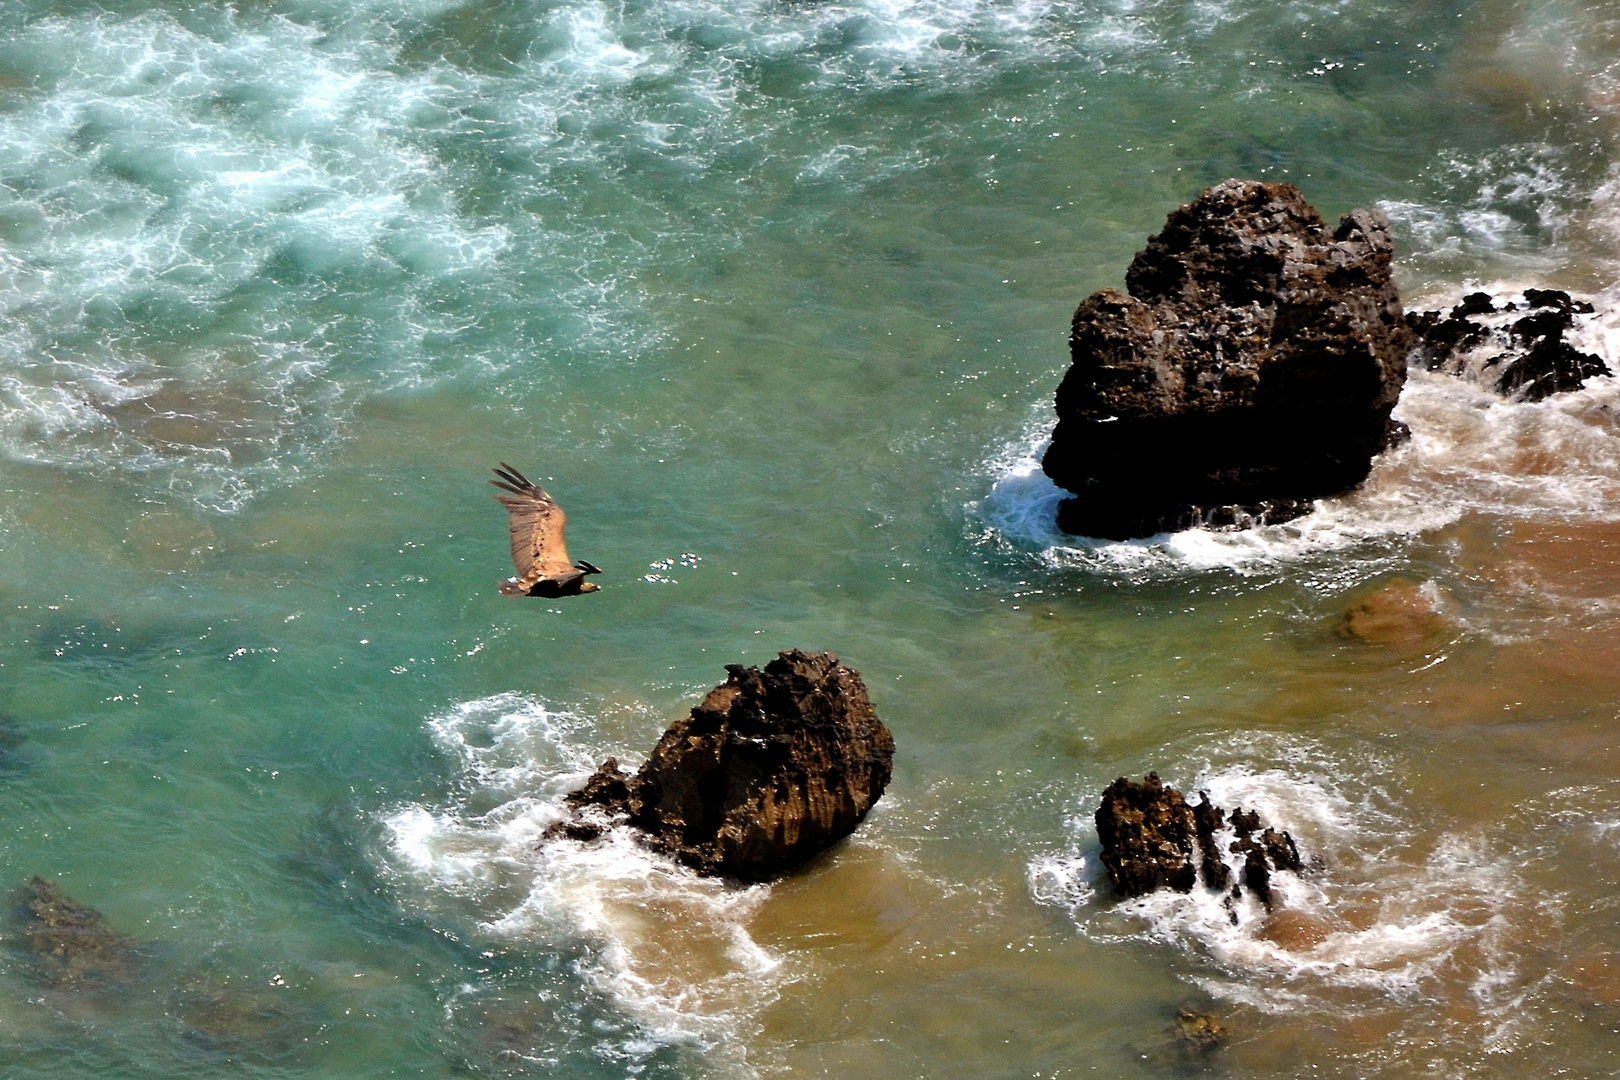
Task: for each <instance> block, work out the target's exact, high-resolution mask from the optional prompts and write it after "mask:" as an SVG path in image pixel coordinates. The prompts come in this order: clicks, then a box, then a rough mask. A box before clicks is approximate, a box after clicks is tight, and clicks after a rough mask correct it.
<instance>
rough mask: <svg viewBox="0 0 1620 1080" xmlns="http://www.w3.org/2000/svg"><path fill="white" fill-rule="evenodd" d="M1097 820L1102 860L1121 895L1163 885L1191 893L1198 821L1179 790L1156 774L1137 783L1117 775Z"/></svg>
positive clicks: (1109, 878) (1145, 891)
mask: <svg viewBox="0 0 1620 1080" xmlns="http://www.w3.org/2000/svg"><path fill="white" fill-rule="evenodd" d="M1096 820H1097V838H1098V839H1099V840H1101V841H1102V864H1103V866H1104V867H1105V868H1106V869H1107V870H1108V880H1109V881H1111V882H1112V883H1113V885H1114V889H1115V891H1116V892H1118V893H1119V894H1120V895H1121V896H1141V895H1142V894H1143V893H1149V892H1152V891H1153V890H1154V889H1157V888H1159V887H1160V886H1162V885H1168V886H1169V887H1170V888H1172V889H1175V890H1177V891H1178V892H1191V891H1192V887H1193V886H1194V885H1196V884H1197V883H1198V871H1197V869H1196V868H1195V867H1194V864H1193V840H1194V838H1195V837H1196V836H1197V833H1198V829H1197V823H1196V822H1195V820H1194V818H1193V812H1192V810H1191V809H1190V808H1189V807H1188V806H1187V800H1185V799H1183V798H1182V797H1181V792H1179V791H1177V790H1176V789H1175V788H1173V787H1169V786H1167V785H1166V784H1165V783H1164V782H1163V781H1161V780H1160V779H1159V774H1158V773H1148V774H1147V778H1146V779H1144V780H1143V781H1142V782H1141V783H1140V784H1137V783H1133V782H1132V781H1130V780H1127V779H1125V777H1123V776H1122V777H1120V778H1119V779H1118V780H1115V781H1114V782H1113V783H1112V784H1110V785H1108V790H1106V791H1104V792H1103V797H1102V805H1101V806H1099V807H1098V808H1097V819H1096Z"/></svg>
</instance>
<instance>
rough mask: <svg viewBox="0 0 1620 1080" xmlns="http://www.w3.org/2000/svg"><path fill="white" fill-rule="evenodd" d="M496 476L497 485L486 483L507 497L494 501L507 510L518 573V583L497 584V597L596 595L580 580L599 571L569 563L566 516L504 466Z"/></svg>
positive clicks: (592, 585) (539, 490) (593, 585)
mask: <svg viewBox="0 0 1620 1080" xmlns="http://www.w3.org/2000/svg"><path fill="white" fill-rule="evenodd" d="M495 475H496V476H498V477H500V479H499V480H491V481H490V483H491V484H494V485H495V486H496V487H498V488H500V489H501V490H502V491H505V492H508V493H509V494H506V495H497V496H495V501H496V502H498V503H500V504H501V505H502V506H504V507H506V513H507V515H508V526H509V529H510V532H511V534H512V564H513V565H514V566H516V567H517V572H518V576H517V577H515V578H507V579H506V580H505V581H503V582H501V595H502V596H543V597H557V596H577V595H578V594H580V593H588V592H596V591H597V590H598V589H600V588H601V586H599V585H597V584H596V583H595V582H590V581H586V580H585V577H586V575H587V574H600V573H601V572H602V571H601V570H599V569H597V568H596V567H595V566H592V565H591V564H590V563H588V562H585V561H584V560H581V561H580V562H578V563H575V562H572V561H571V560H570V559H569V558H568V545H567V544H566V543H565V542H564V540H563V531H564V529H565V528H566V527H567V524H568V515H567V514H565V513H563V508H562V507H560V506H558V505H557V501H556V500H555V499H553V498H552V497H551V496H550V495H548V494H547V493H546V490H545V489H544V488H542V487H540V486H539V485H538V484H535V483H533V482H531V481H530V480H529V479H528V478H527V477H525V476H524V475H523V474H522V473H520V472H518V471H517V470H516V469H514V468H512V466H510V465H508V464H507V463H506V462H504V461H503V462H501V467H500V468H498V469H496V470H495Z"/></svg>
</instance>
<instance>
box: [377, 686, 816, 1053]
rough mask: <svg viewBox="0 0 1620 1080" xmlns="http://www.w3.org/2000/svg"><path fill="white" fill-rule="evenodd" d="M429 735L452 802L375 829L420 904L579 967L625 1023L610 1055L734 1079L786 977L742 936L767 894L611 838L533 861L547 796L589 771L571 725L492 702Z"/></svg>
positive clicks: (520, 704) (539, 854) (549, 803)
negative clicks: (576, 957)
mask: <svg viewBox="0 0 1620 1080" xmlns="http://www.w3.org/2000/svg"><path fill="white" fill-rule="evenodd" d="M429 727H430V729H431V731H432V733H433V737H434V740H435V742H436V743H437V744H438V745H439V747H440V748H441V749H442V750H443V751H444V752H445V753H447V754H448V755H450V756H451V757H452V758H455V759H457V760H459V761H460V762H461V766H462V785H461V786H462V794H461V797H460V798H459V799H458V800H456V801H455V802H454V803H453V804H452V805H449V806H437V807H435V806H425V805H409V806H405V807H401V808H399V809H398V810H395V811H394V812H392V813H391V814H389V815H388V816H387V817H386V819H385V822H384V824H385V826H386V830H387V835H388V838H389V849H390V857H391V862H392V864H393V866H394V868H395V870H396V872H397V873H399V874H400V875H402V876H403V878H404V879H405V880H406V881H408V882H411V883H413V884H414V887H415V888H416V889H418V890H421V891H423V893H424V896H423V902H424V903H425V904H426V905H427V906H428V907H429V908H432V907H435V906H443V905H444V904H445V903H446V902H449V903H451V904H452V906H454V907H456V908H457V909H458V910H471V911H474V912H476V918H477V922H478V928H479V932H480V933H482V934H486V935H488V936H489V937H491V938H498V939H503V940H506V941H510V942H513V943H515V944H518V945H521V946H526V947H534V948H539V949H546V950H553V951H562V952H565V953H566V952H577V953H579V954H580V955H581V956H582V959H581V960H580V961H578V967H579V974H580V975H581V977H582V978H583V979H584V980H585V982H586V984H587V985H588V986H590V987H591V988H592V989H593V990H594V991H595V992H596V993H598V994H600V995H602V997H604V998H605V999H606V1000H608V1001H610V1002H612V1003H613V1004H614V1005H615V1006H617V1008H619V1009H620V1010H622V1011H623V1012H624V1013H625V1014H627V1015H628V1016H629V1017H630V1018H631V1019H632V1020H633V1021H634V1022H635V1025H636V1029H637V1031H638V1034H637V1035H636V1036H634V1037H633V1038H631V1039H629V1040H627V1041H624V1042H622V1043H621V1044H619V1045H618V1046H617V1047H615V1051H616V1052H617V1053H620V1054H625V1055H628V1056H630V1057H632V1058H636V1057H644V1056H645V1055H646V1054H648V1053H650V1052H652V1051H654V1050H656V1049H657V1048H659V1047H664V1046H671V1045H674V1046H691V1047H695V1048H697V1049H700V1050H702V1051H703V1052H704V1053H705V1055H706V1060H708V1061H710V1062H711V1063H713V1064H715V1065H719V1066H724V1067H729V1068H731V1069H733V1070H735V1071H739V1072H743V1073H746V1072H747V1071H748V1070H747V1068H746V1057H747V1055H746V1049H745V1043H746V1041H747V1040H748V1039H749V1037H750V1036H752V1035H753V1034H755V1033H756V1029H757V1017H758V1015H759V1014H760V1012H761V1011H762V1010H763V1009H764V1008H765V1007H766V1006H767V1005H768V1004H769V1003H770V1002H771V1001H772V1000H773V999H774V996H775V993H776V988H777V987H778V986H779V985H780V984H781V981H782V980H784V979H785V978H787V977H788V974H789V968H790V966H789V965H788V964H787V963H786V962H785V959H784V958H783V957H780V956H776V955H773V954H772V953H770V952H769V951H767V950H765V949H763V948H761V947H760V946H759V945H758V944H757V943H756V942H755V941H754V940H753V938H751V937H750V936H749V933H748V929H747V926H748V920H749V917H750V916H751V915H752V914H753V913H754V912H755V911H756V910H757V909H758V908H759V906H760V905H761V904H762V903H763V902H764V900H765V898H766V897H767V896H768V895H769V891H770V890H769V886H760V885H757V886H749V887H742V886H738V885H734V884H728V883H725V882H722V881H718V880H715V879H712V878H704V877H700V876H698V875H697V874H695V873H693V872H691V871H690V870H687V869H686V868H685V867H682V866H680V865H679V864H677V863H675V862H673V861H672V860H670V859H667V858H664V857H663V856H660V855H656V854H654V853H652V852H651V851H649V850H647V849H646V848H645V847H643V846H642V845H640V844H637V843H636V842H634V840H632V839H631V838H630V837H629V836H628V835H627V834H625V833H624V832H623V830H614V831H611V832H609V833H608V834H607V835H606V836H605V837H603V838H602V839H601V840H599V841H595V842H592V843H588V844H586V843H577V842H574V841H571V840H557V841H552V842H548V843H547V844H545V846H544V847H543V848H542V847H541V845H540V837H541V834H542V833H544V832H545V830H546V827H547V826H549V825H551V824H552V823H554V822H556V821H559V820H562V818H563V817H564V816H565V815H564V806H563V802H562V797H563V795H564V794H566V793H567V792H568V791H570V790H572V789H574V788H575V787H577V786H579V784H581V783H582V782H583V781H584V780H585V778H586V777H587V776H589V775H590V773H591V772H592V771H593V770H594V769H595V766H596V761H595V756H596V754H597V753H598V751H597V749H596V748H595V747H594V746H593V743H592V741H591V739H592V735H593V726H592V724H591V722H590V721H589V720H588V719H586V718H584V717H582V716H579V715H577V714H574V713H569V712H564V711H558V710H554V709H551V708H548V707H547V706H545V705H543V704H541V703H539V702H537V701H534V700H532V699H529V698H525V697H523V696H521V695H517V694H501V695H497V696H494V697H490V698H484V699H480V700H477V701H470V702H466V703H464V704H462V705H459V706H457V707H456V708H455V709H453V710H452V711H451V712H450V713H449V714H447V715H446V716H443V717H441V718H439V719H436V720H434V721H432V722H431V723H430V724H429ZM603 756H605V755H603Z"/></svg>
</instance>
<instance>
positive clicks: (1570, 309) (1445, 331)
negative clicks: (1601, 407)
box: [1406, 289, 1609, 401]
mask: <svg viewBox="0 0 1620 1080" xmlns="http://www.w3.org/2000/svg"><path fill="white" fill-rule="evenodd" d="M1500 299H1501V302H1500V303H1498V298H1496V297H1492V296H1491V295H1490V294H1489V293H1483V292H1473V293H1469V294H1468V295H1467V296H1464V297H1463V298H1462V302H1461V303H1460V304H1458V305H1456V306H1455V307H1453V308H1452V309H1451V310H1450V311H1449V312H1446V313H1444V314H1442V313H1441V312H1438V311H1413V312H1408V313H1407V316H1406V321H1407V324H1408V325H1409V326H1410V327H1411V328H1412V332H1413V334H1414V335H1415V348H1414V349H1413V351H1412V362H1413V363H1414V364H1417V365H1418V366H1420V367H1422V368H1424V369H1426V370H1428V371H1441V372H1445V373H1446V374H1448V375H1461V376H1465V377H1470V378H1473V379H1475V380H1476V381H1478V382H1480V383H1481V384H1483V385H1484V386H1486V387H1488V388H1489V389H1492V390H1495V391H1496V392H1497V393H1499V394H1504V395H1507V396H1509V397H1513V398H1517V399H1518V400H1520V401H1540V400H1542V399H1543V398H1547V397H1551V396H1552V395H1553V394H1562V393H1565V392H1567V391H1570V390H1579V389H1580V388H1581V384H1582V383H1584V382H1585V381H1586V380H1587V379H1590V378H1591V377H1592V376H1594V375H1607V374H1609V368H1608V365H1606V364H1605V363H1604V362H1603V360H1602V359H1601V358H1599V357H1598V356H1596V355H1594V354H1592V353H1585V352H1581V351H1580V350H1579V349H1577V348H1575V346H1573V345H1571V344H1570V343H1569V342H1568V341H1566V340H1564V335H1565V334H1567V333H1568V332H1569V331H1570V330H1572V329H1573V328H1574V326H1575V316H1577V315H1590V314H1592V313H1593V308H1592V305H1591V304H1589V303H1587V302H1586V301H1584V300H1575V299H1572V298H1571V297H1570V295H1569V294H1568V293H1566V292H1562V291H1559V290H1557V289H1526V290H1525V291H1524V296H1523V299H1522V303H1521V302H1516V301H1512V300H1508V299H1506V298H1505V297H1504V298H1500Z"/></svg>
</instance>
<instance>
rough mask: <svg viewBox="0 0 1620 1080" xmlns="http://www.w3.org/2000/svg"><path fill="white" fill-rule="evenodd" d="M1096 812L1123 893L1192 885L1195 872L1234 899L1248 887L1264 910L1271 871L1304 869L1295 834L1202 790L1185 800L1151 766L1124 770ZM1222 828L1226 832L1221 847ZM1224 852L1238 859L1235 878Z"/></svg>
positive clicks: (1269, 903) (1270, 897)
mask: <svg viewBox="0 0 1620 1080" xmlns="http://www.w3.org/2000/svg"><path fill="white" fill-rule="evenodd" d="M1096 820H1097V838H1098V840H1100V841H1101V842H1102V864H1103V867H1104V868H1105V869H1106V870H1107V871H1108V880H1109V881H1110V882H1111V883H1112V884H1113V886H1114V890H1115V891H1116V892H1118V893H1119V894H1120V895H1121V896H1125V897H1130V896H1141V895H1143V894H1144V893H1149V892H1152V891H1153V890H1154V889H1158V888H1162V887H1167V888H1171V889H1175V890H1177V891H1178V892H1191V891H1192V890H1193V889H1194V888H1196V887H1197V885H1198V881H1199V876H1200V873H1201V874H1202V877H1203V882H1204V886H1205V887H1206V888H1209V889H1212V890H1214V891H1216V892H1228V887H1229V886H1230V891H1229V892H1228V897H1229V899H1230V900H1233V901H1235V900H1237V899H1238V898H1239V897H1241V896H1242V894H1243V889H1245V888H1247V889H1248V890H1249V891H1250V892H1251V893H1253V894H1254V896H1255V898H1256V899H1258V900H1259V901H1260V902H1261V903H1262V904H1264V905H1265V906H1266V908H1267V909H1268V910H1269V909H1270V908H1271V907H1273V905H1274V904H1275V903H1276V896H1275V894H1274V893H1273V892H1272V888H1271V875H1272V874H1273V873H1274V872H1276V871H1288V872H1290V873H1295V874H1297V873H1299V872H1300V871H1301V870H1303V869H1304V863H1303V862H1302V861H1301V859H1300V857H1299V848H1298V847H1297V846H1295V844H1294V838H1293V837H1292V836H1290V835H1289V834H1288V833H1286V832H1278V831H1277V830H1275V829H1272V828H1267V827H1265V826H1264V825H1263V823H1262V822H1261V821H1260V815H1259V814H1257V813H1255V812H1254V811H1253V810H1248V811H1245V810H1244V809H1243V808H1242V807H1237V808H1235V809H1234V810H1232V812H1231V813H1230V814H1228V813H1227V812H1226V811H1224V810H1222V809H1221V808H1220V807H1218V806H1215V805H1214V804H1213V803H1211V802H1210V801H1209V796H1208V795H1207V794H1206V795H1204V796H1203V798H1202V800H1201V801H1200V802H1199V804H1198V805H1197V806H1189V805H1188V803H1187V800H1186V799H1184V798H1183V797H1182V795H1181V792H1179V791H1177V790H1176V789H1175V788H1173V787H1170V786H1169V785H1167V784H1165V783H1164V782H1163V781H1161V780H1160V779H1159V775H1158V774H1157V773H1148V775H1147V778H1146V779H1145V780H1143V781H1142V783H1140V784H1138V783H1135V782H1133V781H1131V780H1127V779H1126V778H1125V777H1123V776H1122V777H1120V778H1119V779H1118V780H1115V781H1114V782H1113V783H1112V784H1110V785H1108V788H1107V790H1105V791H1104V792H1103V796H1102V804H1101V805H1100V806H1098V807H1097V819H1096ZM1227 835H1230V836H1231V838H1232V839H1231V840H1230V842H1229V843H1227V844H1226V847H1225V851H1224V852H1223V850H1222V847H1221V845H1222V842H1223V840H1224V839H1225V837H1226V836H1227ZM1227 854H1230V855H1232V856H1234V857H1235V860H1236V876H1237V877H1238V878H1239V880H1238V881H1236V882H1234V881H1233V877H1234V869H1233V867H1232V866H1229V865H1228V863H1227V860H1226V858H1225V856H1226V855H1227ZM1236 917H1237V916H1236V914H1235V912H1234V915H1233V918H1234V920H1235V919H1236Z"/></svg>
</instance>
